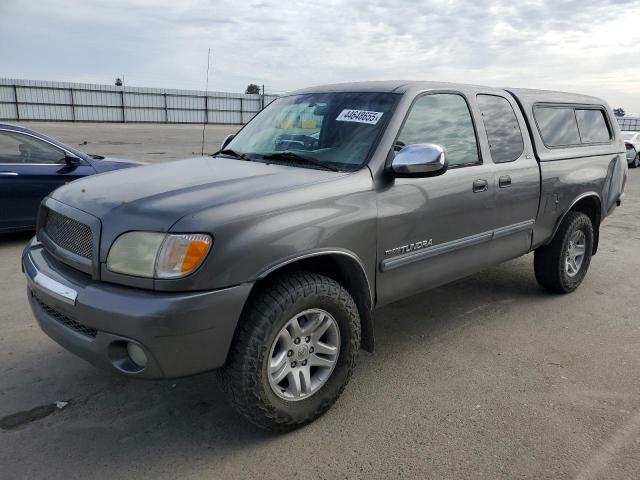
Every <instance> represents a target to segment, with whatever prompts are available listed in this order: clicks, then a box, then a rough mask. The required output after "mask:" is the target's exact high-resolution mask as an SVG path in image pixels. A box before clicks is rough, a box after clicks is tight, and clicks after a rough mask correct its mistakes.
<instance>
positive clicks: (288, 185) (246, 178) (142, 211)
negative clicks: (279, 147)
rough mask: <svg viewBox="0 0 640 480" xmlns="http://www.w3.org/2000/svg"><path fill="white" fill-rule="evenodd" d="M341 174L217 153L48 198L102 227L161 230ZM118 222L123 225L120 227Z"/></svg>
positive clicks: (90, 181) (78, 184)
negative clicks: (204, 213) (223, 207)
mask: <svg viewBox="0 0 640 480" xmlns="http://www.w3.org/2000/svg"><path fill="white" fill-rule="evenodd" d="M343 175H345V174H344V173H337V172H329V171H324V170H315V169H308V168H300V167H290V166H285V165H277V164H264V163H260V162H249V161H243V160H235V159H229V158H222V157H216V158H214V157H198V158H192V159H188V160H180V161H174V162H167V163H160V164H154V165H147V166H144V167H141V168H127V169H122V170H117V171H114V172H110V173H106V174H102V175H95V176H90V177H86V178H83V179H80V180H77V181H75V182H72V183H70V184H68V185H65V186H64V187H61V188H59V189H58V190H56V191H55V192H53V193H52V194H51V196H52V197H53V198H54V199H55V200H58V201H60V202H62V203H65V204H67V205H70V206H72V207H75V208H78V209H80V210H83V211H85V212H87V213H89V214H91V215H94V216H96V217H98V218H100V219H102V223H103V229H104V228H105V227H106V228H107V229H108V230H111V229H112V228H118V227H115V225H114V224H116V223H117V224H120V225H119V227H120V228H118V229H122V230H123V231H125V230H138V229H145V228H153V229H159V230H166V229H169V228H170V227H171V225H173V224H174V223H175V222H176V221H177V220H179V219H180V218H182V217H183V216H185V215H189V214H192V213H196V212H198V211H200V210H203V209H206V208H211V207H215V206H218V205H224V204H228V203H232V202H237V201H242V200H246V199H248V198H256V197H260V196H266V195H269V194H272V193H276V192H280V191H285V190H290V189H295V188H299V187H302V186H304V185H307V184H310V183H319V182H323V181H327V180H331V179H335V178H338V177H340V176H343ZM123 223H124V225H123Z"/></svg>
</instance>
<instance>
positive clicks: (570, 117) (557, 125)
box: [534, 107, 580, 147]
mask: <svg viewBox="0 0 640 480" xmlns="http://www.w3.org/2000/svg"><path fill="white" fill-rule="evenodd" d="M534 116H535V118H536V122H537V123H538V128H539V129H540V135H542V141H543V142H544V144H545V145H546V146H548V147H566V146H570V145H580V133H579V132H578V124H577V122H576V115H575V113H573V108H571V107H536V108H535V110H534Z"/></svg>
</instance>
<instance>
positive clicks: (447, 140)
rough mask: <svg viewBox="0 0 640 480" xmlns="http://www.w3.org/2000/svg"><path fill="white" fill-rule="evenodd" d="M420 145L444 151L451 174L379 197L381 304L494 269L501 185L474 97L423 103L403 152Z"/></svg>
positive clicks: (416, 108) (448, 96)
mask: <svg viewBox="0 0 640 480" xmlns="http://www.w3.org/2000/svg"><path fill="white" fill-rule="evenodd" d="M418 143H432V144H437V145H440V146H442V147H443V148H444V149H445V152H446V155H447V161H448V164H449V168H448V170H447V171H446V172H445V173H444V174H443V175H440V176H437V177H430V178H396V179H394V180H393V182H392V183H391V184H390V185H389V186H388V187H386V188H384V189H382V190H380V191H378V193H377V202H378V262H379V274H378V277H377V293H378V304H384V303H388V302H391V301H394V300H397V299H400V298H403V297H406V296H408V295H411V294H414V293H417V292H419V291H422V290H425V289H427V288H431V287H434V286H437V285H440V284H444V283H446V282H448V281H451V280H454V279H456V278H460V277H462V276H464V275H466V274H468V273H471V272H473V271H476V270H479V269H481V268H482V267H483V266H485V265H486V264H487V256H488V244H489V241H490V239H491V228H492V222H493V218H492V212H491V207H492V204H493V194H494V191H495V186H494V182H493V170H492V164H491V163H489V164H486V163H484V162H483V159H482V156H481V154H480V149H479V147H478V136H477V133H476V125H475V123H474V119H473V117H472V115H471V112H470V110H469V102H468V98H467V97H466V96H465V95H463V93H461V92H456V91H447V92H429V93H426V94H423V95H421V96H419V97H418V98H417V99H416V100H415V101H414V103H413V106H412V107H411V109H410V111H409V113H408V114H407V117H406V119H405V121H404V125H403V126H402V128H401V129H400V132H399V134H398V137H397V141H396V145H397V148H401V147H403V146H406V145H412V144H418Z"/></svg>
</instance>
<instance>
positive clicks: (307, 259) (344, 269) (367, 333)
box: [246, 250, 375, 352]
mask: <svg viewBox="0 0 640 480" xmlns="http://www.w3.org/2000/svg"><path fill="white" fill-rule="evenodd" d="M295 271H306V272H312V273H317V274H320V275H324V276H326V277H329V278H331V279H333V280H335V281H336V282H338V283H339V284H340V285H342V286H343V287H344V288H345V289H346V290H347V291H348V292H349V294H350V295H351V296H352V297H353V299H354V301H355V303H356V306H357V307H358V314H359V315H360V323H361V344H360V347H361V348H362V349H363V350H365V351H367V352H373V350H374V346H375V341H374V326H373V314H372V310H373V305H374V304H375V297H374V293H373V292H374V290H373V286H372V285H371V283H370V281H369V278H368V276H367V273H366V271H365V268H364V265H363V263H362V261H361V260H360V259H359V258H358V257H356V256H355V255H354V254H352V253H350V252H342V251H337V250H336V251H333V250H331V251H317V252H310V253H306V254H304V255H301V256H300V257H297V258H295V259H288V260H285V261H283V262H281V263H279V264H277V265H276V266H275V267H270V268H268V269H265V270H263V271H262V272H261V273H260V274H259V275H258V278H257V280H256V282H255V284H254V285H253V288H252V290H251V293H250V295H249V298H251V297H252V296H253V295H256V294H258V293H259V292H260V291H261V290H262V288H264V286H265V285H268V284H269V283H270V280H271V279H272V278H273V277H274V276H277V275H281V274H285V273H289V272H295ZM246 303H247V304H248V303H249V301H248V300H247V302H246Z"/></svg>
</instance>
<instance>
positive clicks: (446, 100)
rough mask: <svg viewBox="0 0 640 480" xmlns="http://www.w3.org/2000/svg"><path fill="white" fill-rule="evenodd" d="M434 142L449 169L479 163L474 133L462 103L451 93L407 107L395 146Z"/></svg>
mask: <svg viewBox="0 0 640 480" xmlns="http://www.w3.org/2000/svg"><path fill="white" fill-rule="evenodd" d="M416 143H434V144H436V145H440V146H441V147H443V148H444V149H445V152H446V155H447V162H448V163H449V165H450V166H454V165H470V164H476V163H479V162H480V158H479V156H478V142H477V140H476V131H475V128H474V126H473V121H472V120H471V112H469V107H468V106H467V102H466V100H465V99H464V98H463V97H462V96H461V95H458V94H454V93H434V94H429V95H424V96H422V97H420V98H418V100H416V102H415V104H414V105H413V107H412V108H411V111H410V112H409V115H408V116H407V119H406V120H405V123H404V125H403V127H402V130H401V131H400V135H399V136H398V139H397V140H396V145H397V146H398V147H404V146H406V145H414V144H416Z"/></svg>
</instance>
